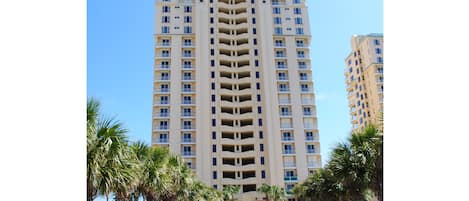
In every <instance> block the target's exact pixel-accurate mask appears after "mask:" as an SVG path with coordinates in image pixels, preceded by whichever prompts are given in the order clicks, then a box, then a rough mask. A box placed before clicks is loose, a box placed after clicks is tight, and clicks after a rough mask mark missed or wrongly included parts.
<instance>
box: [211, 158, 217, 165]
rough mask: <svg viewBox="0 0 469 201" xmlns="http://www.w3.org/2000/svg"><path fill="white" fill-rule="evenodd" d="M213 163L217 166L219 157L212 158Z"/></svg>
mask: <svg viewBox="0 0 469 201" xmlns="http://www.w3.org/2000/svg"><path fill="white" fill-rule="evenodd" d="M212 165H213V166H216V165H217V158H212Z"/></svg>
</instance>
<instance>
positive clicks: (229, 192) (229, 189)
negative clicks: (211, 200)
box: [222, 185, 241, 201]
mask: <svg viewBox="0 0 469 201" xmlns="http://www.w3.org/2000/svg"><path fill="white" fill-rule="evenodd" d="M240 190H241V187H240V186H235V185H226V186H224V187H223V190H222V192H223V200H225V201H233V200H234V194H236V193H239V191H240Z"/></svg>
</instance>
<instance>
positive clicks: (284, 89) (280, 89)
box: [279, 88, 290, 92]
mask: <svg viewBox="0 0 469 201" xmlns="http://www.w3.org/2000/svg"><path fill="white" fill-rule="evenodd" d="M279 91H281V92H289V91H290V89H289V88H279Z"/></svg>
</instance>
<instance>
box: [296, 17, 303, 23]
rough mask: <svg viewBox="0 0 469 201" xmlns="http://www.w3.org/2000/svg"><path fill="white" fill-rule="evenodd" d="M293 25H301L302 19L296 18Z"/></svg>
mask: <svg viewBox="0 0 469 201" xmlns="http://www.w3.org/2000/svg"><path fill="white" fill-rule="evenodd" d="M295 24H303V19H301V17H296V18H295Z"/></svg>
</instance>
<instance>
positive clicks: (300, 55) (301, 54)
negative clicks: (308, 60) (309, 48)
mask: <svg viewBox="0 0 469 201" xmlns="http://www.w3.org/2000/svg"><path fill="white" fill-rule="evenodd" d="M296 55H297V56H298V58H305V52H304V51H297V52H296Z"/></svg>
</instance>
